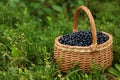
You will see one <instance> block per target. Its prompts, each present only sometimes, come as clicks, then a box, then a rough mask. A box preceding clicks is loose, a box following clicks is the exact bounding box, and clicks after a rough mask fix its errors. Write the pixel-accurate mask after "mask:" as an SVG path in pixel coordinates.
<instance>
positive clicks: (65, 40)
mask: <svg viewBox="0 0 120 80" xmlns="http://www.w3.org/2000/svg"><path fill="white" fill-rule="evenodd" d="M108 39H109V37H108V36H107V35H106V34H103V33H102V32H97V43H98V44H102V43H104V42H106V41H107V40H108ZM59 42H60V43H61V44H65V45H71V46H89V45H91V44H92V33H91V31H79V32H74V33H71V34H65V35H63V36H62V37H60V39H59Z"/></svg>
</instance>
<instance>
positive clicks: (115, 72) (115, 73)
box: [108, 67, 120, 77]
mask: <svg viewBox="0 0 120 80" xmlns="http://www.w3.org/2000/svg"><path fill="white" fill-rule="evenodd" d="M108 72H109V73H111V74H113V75H115V76H117V77H119V76H120V72H119V71H117V70H116V69H114V68H113V67H111V68H109V69H108Z"/></svg>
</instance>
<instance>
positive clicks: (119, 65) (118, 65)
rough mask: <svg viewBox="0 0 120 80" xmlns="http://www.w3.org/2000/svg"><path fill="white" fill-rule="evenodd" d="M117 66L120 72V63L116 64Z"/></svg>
mask: <svg viewBox="0 0 120 80" xmlns="http://www.w3.org/2000/svg"><path fill="white" fill-rule="evenodd" d="M115 67H116V68H117V69H118V70H119V72H120V64H115Z"/></svg>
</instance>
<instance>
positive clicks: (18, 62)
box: [0, 1, 120, 80]
mask: <svg viewBox="0 0 120 80" xmlns="http://www.w3.org/2000/svg"><path fill="white" fill-rule="evenodd" d="M1 3H2V2H1ZM99 3H101V2H99ZM97 4H98V3H97V1H96V3H95V2H93V3H91V7H92V8H91V7H90V8H91V10H92V11H93V14H94V15H96V17H95V22H96V28H97V30H99V31H105V32H108V33H110V34H112V35H113V38H114V42H113V52H114V61H113V65H114V64H116V63H118V64H120V41H119V40H120V35H119V34H120V23H119V19H120V16H119V14H120V12H119V11H120V5H119V4H118V3H117V2H115V1H112V2H105V3H101V5H99V6H98V7H94V6H92V5H97ZM0 5H1V6H0V80H107V73H108V72H107V71H103V70H101V71H98V69H97V67H96V66H93V67H92V69H93V70H92V71H91V72H90V73H89V74H85V73H82V72H81V70H80V69H79V68H78V66H76V67H75V68H73V69H71V70H69V71H68V72H67V73H61V71H60V69H59V65H57V64H56V63H55V61H54V58H53V47H54V39H55V38H56V37H57V36H59V35H64V34H66V33H72V18H73V13H72V12H71V15H72V16H70V15H69V16H70V17H69V16H68V15H67V13H66V12H64V10H63V11H61V12H54V14H56V15H55V16H53V15H52V16H51V15H47V14H45V15H44V18H41V17H38V16H35V15H33V14H31V13H30V12H31V9H30V8H29V7H28V6H23V5H22V3H21V5H19V6H16V7H14V6H15V5H14V4H13V5H14V6H11V5H9V4H3V3H2V4H0ZM74 6H75V5H74ZM88 6H90V5H88ZM106 6H109V8H105V7H106ZM111 6H112V7H111ZM75 7H77V6H75ZM93 7H94V8H93ZM98 8H99V9H98ZM72 10H74V11H75V8H74V9H72ZM94 10H97V12H95V11H94ZM104 13H105V14H104ZM114 14H115V16H114ZM82 15H83V14H82ZM44 21H45V22H44ZM78 27H79V30H88V29H90V25H89V21H88V19H86V18H85V16H83V17H79V23H78Z"/></svg>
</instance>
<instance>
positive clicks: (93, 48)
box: [54, 6, 113, 73]
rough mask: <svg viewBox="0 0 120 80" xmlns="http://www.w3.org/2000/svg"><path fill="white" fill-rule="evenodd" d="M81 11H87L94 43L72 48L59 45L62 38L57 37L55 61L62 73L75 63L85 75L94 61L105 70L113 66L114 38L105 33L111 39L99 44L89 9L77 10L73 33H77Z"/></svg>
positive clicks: (79, 8) (81, 7)
mask: <svg viewBox="0 0 120 80" xmlns="http://www.w3.org/2000/svg"><path fill="white" fill-rule="evenodd" d="M81 10H84V11H85V13H86V14H87V16H88V18H89V20H90V25H91V32H92V38H93V41H92V44H91V45H90V46H87V47H82V46H70V45H64V44H61V43H59V41H58V39H59V38H60V37H61V36H59V37H57V38H56V39H55V45H54V59H55V60H56V62H57V63H59V65H60V68H61V71H62V72H66V71H67V70H68V69H70V68H71V67H72V65H73V64H74V63H75V62H78V63H79V66H80V68H81V70H82V71H83V72H85V73H88V72H89V71H90V67H91V66H92V65H93V61H95V63H96V64H97V65H98V67H99V68H100V66H101V65H103V67H104V69H107V68H108V67H110V65H111V64H112V60H113V52H112V36H111V35H110V34H108V33H106V32H103V33H104V34H106V35H107V36H108V37H109V39H108V40H107V41H106V42H104V43H103V44H100V45H98V44H97V36H96V28H95V23H94V19H93V16H92V14H91V12H90V11H89V9H88V8H87V7H85V6H80V7H78V9H77V10H76V12H75V15H74V21H73V32H77V20H78V14H79V12H80V11H81Z"/></svg>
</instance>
